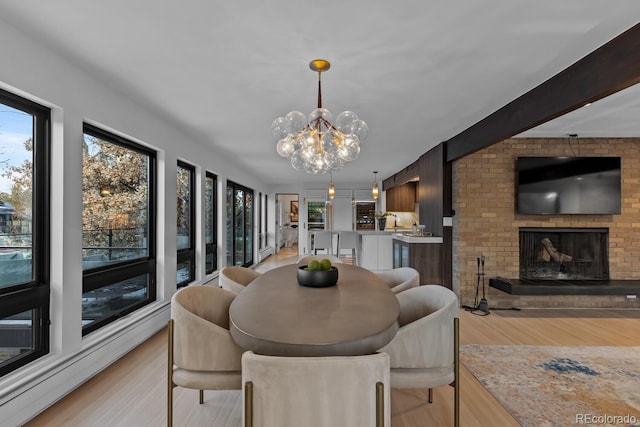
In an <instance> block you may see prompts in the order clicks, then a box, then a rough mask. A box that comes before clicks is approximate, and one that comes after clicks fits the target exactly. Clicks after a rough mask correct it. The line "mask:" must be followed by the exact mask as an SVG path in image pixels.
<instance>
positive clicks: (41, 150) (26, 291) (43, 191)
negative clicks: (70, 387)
mask: <svg viewBox="0 0 640 427" xmlns="http://www.w3.org/2000/svg"><path fill="white" fill-rule="evenodd" d="M0 103H1V104H3V105H6V106H9V107H11V108H14V109H17V110H20V111H23V112H25V113H28V114H29V115H31V116H32V117H33V177H32V206H33V208H32V209H33V220H32V227H33V232H32V246H31V248H32V249H31V250H32V258H33V260H34V261H33V263H32V278H31V281H29V282H26V283H21V284H16V285H11V286H7V287H3V288H2V289H0V319H3V318H6V317H9V316H12V315H15V314H19V313H22V312H25V311H29V310H31V312H32V316H33V318H32V324H31V328H32V330H31V338H32V343H33V349H32V350H30V351H27V352H24V353H23V354H21V355H20V356H16V357H13V358H11V359H7V361H5V363H2V364H1V365H0V376H4V375H6V374H8V373H11V372H13V371H15V370H17V369H19V368H21V367H23V366H25V365H27V364H29V363H31V362H33V361H34V360H36V359H38V358H40V357H42V356H44V355H46V354H48V353H49V350H50V324H51V320H50V311H49V310H50V294H51V290H50V281H49V280H50V276H49V275H50V256H51V254H50V243H51V236H50V233H49V231H48V230H50V223H51V212H50V206H51V203H50V200H51V199H50V187H51V163H50V162H51V109H49V108H47V107H44V106H42V105H40V104H37V103H35V102H33V101H30V100H27V99H24V98H22V97H20V96H18V95H15V94H13V93H11V92H7V91H5V90H2V89H0Z"/></svg>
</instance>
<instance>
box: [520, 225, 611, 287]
mask: <svg viewBox="0 0 640 427" xmlns="http://www.w3.org/2000/svg"><path fill="white" fill-rule="evenodd" d="M608 243H609V230H608V229H607V228H520V279H525V280H552V281H556V280H608V279H609V252H608V248H609V244H608Z"/></svg>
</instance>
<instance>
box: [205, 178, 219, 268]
mask: <svg viewBox="0 0 640 427" xmlns="http://www.w3.org/2000/svg"><path fill="white" fill-rule="evenodd" d="M217 183H218V180H217V177H216V176H215V175H214V174H212V173H211V172H207V174H206V177H205V186H204V187H205V188H204V198H205V209H206V213H205V215H206V218H205V224H204V240H205V271H206V273H207V274H210V273H213V272H214V271H215V270H216V269H217V268H218V228H217V224H218V192H217V185H218V184H217Z"/></svg>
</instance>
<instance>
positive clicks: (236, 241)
mask: <svg viewBox="0 0 640 427" xmlns="http://www.w3.org/2000/svg"><path fill="white" fill-rule="evenodd" d="M253 227H254V224H253V190H251V189H249V188H247V187H244V186H242V185H240V184H236V183H234V182H231V181H227V265H239V266H244V267H248V266H250V265H252V264H253V238H254V232H253Z"/></svg>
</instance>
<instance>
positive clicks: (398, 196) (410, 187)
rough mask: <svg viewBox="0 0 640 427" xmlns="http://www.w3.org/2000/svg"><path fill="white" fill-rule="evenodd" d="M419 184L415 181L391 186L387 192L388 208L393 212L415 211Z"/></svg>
mask: <svg viewBox="0 0 640 427" xmlns="http://www.w3.org/2000/svg"><path fill="white" fill-rule="evenodd" d="M417 188H418V186H417V184H416V183H415V182H408V183H406V184H402V185H398V186H396V187H392V188H389V189H388V190H387V193H386V199H387V204H386V207H387V210H388V211H391V212H415V210H416V202H417V201H418V199H417V197H416V190H417Z"/></svg>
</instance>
